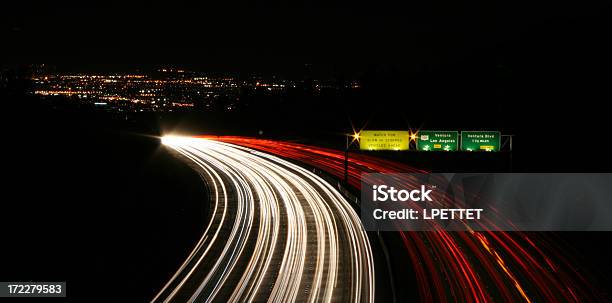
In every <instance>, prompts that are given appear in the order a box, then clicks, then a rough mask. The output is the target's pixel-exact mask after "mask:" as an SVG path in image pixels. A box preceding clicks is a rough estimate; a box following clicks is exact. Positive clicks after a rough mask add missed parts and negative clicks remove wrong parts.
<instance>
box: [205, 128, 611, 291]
mask: <svg viewBox="0 0 612 303" xmlns="http://www.w3.org/2000/svg"><path fill="white" fill-rule="evenodd" d="M206 138H208V139H214V140H218V141H223V142H228V143H234V144H237V145H242V146H245V147H249V148H253V149H257V150H261V151H264V152H268V153H272V154H275V155H278V156H281V157H285V158H288V159H292V160H296V161H300V162H302V163H304V164H306V165H308V166H311V167H315V168H318V169H321V170H323V171H325V172H326V173H328V174H331V175H333V176H334V177H336V178H338V179H339V180H341V179H342V178H343V177H344V152H343V151H339V150H334V149H329V148H321V147H315V146H309V145H304V144H299V143H291V142H282V141H272V140H262V139H253V138H246V137H229V136H227V137H206ZM363 173H426V171H424V170H421V169H417V168H414V167H412V166H409V165H405V164H402V163H397V162H394V161H389V160H385V159H380V158H376V157H372V156H369V155H363V154H356V153H352V154H351V157H350V159H349V167H348V184H349V186H351V187H352V188H354V189H357V190H360V187H361V182H360V178H361V174H363ZM398 234H399V235H400V237H401V239H402V242H403V244H404V247H405V248H406V251H407V254H408V256H409V257H410V260H411V262H412V265H413V269H414V274H415V276H416V279H417V282H418V285H417V287H418V291H419V296H420V301H421V302H450V301H456V302H491V301H495V302H497V301H503V302H542V301H545V302H598V301H604V298H602V297H601V296H600V295H598V294H597V293H595V292H594V291H593V289H592V288H593V287H592V285H590V284H589V282H588V281H587V280H586V279H585V278H584V277H583V276H582V275H581V274H580V273H579V272H578V270H577V269H576V268H575V267H574V266H573V265H572V264H571V262H570V261H569V260H568V259H567V258H565V257H564V256H563V255H562V254H561V252H560V251H559V250H558V249H556V247H555V245H554V242H553V241H551V240H550V239H549V238H550V237H549V235H548V234H544V233H526V232H501V231H487V232H475V231H465V232H447V231H435V232H411V231H407V232H398Z"/></svg>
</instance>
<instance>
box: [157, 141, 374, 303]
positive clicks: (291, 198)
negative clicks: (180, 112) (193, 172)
mask: <svg viewBox="0 0 612 303" xmlns="http://www.w3.org/2000/svg"><path fill="white" fill-rule="evenodd" d="M162 142H163V144H165V145H166V146H169V147H171V148H173V149H174V150H176V151H177V152H179V153H180V154H182V155H184V156H185V157H186V158H187V159H189V160H191V161H192V162H193V164H195V165H196V166H197V169H198V171H199V172H200V174H201V175H202V177H203V178H204V179H205V180H206V183H207V185H208V188H209V191H210V196H211V199H212V204H211V215H210V222H209V224H208V226H207V227H206V229H205V231H204V234H203V235H202V237H201V239H200V240H199V242H198V243H197V245H196V247H195V248H194V250H193V251H192V252H191V254H190V255H189V256H188V258H187V260H185V262H184V263H183V265H182V266H181V267H180V268H179V269H178V271H177V272H176V273H175V274H174V275H173V276H172V278H171V279H170V281H169V282H168V283H167V284H166V285H165V286H164V287H163V289H162V290H161V291H160V292H159V293H158V294H157V296H156V297H155V298H154V299H153V302H212V301H222V302H243V301H249V302H251V301H257V302H261V301H267V302H373V301H374V264H373V256H372V251H371V247H370V243H369V241H368V237H367V234H366V232H365V230H364V228H363V226H362V225H361V222H360V220H359V217H358V216H357V214H356V213H355V211H354V210H353V209H352V207H351V205H350V204H349V203H348V202H347V201H346V200H345V199H344V198H343V197H342V195H341V194H340V193H339V192H338V191H337V190H336V189H335V188H334V187H332V186H331V185H329V184H328V183H326V182H325V181H324V180H323V179H321V178H320V177H318V176H317V175H315V174H313V173H312V172H310V171H308V170H306V169H304V168H302V167H300V166H298V165H295V164H293V163H291V162H288V161H285V160H282V159H280V158H278V157H275V156H272V155H269V154H265V153H262V152H258V151H255V150H252V149H248V148H244V147H240V146H237V145H233V144H228V143H221V142H217V141H213V140H207V139H198V138H189V137H175V136H173V137H164V138H163V139H162Z"/></svg>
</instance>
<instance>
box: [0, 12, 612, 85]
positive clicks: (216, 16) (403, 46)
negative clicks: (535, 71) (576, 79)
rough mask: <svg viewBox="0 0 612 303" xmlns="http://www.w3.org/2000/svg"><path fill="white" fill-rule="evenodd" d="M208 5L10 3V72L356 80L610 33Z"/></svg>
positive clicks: (572, 21) (5, 49) (475, 17)
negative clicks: (166, 70) (178, 68)
mask: <svg viewBox="0 0 612 303" xmlns="http://www.w3.org/2000/svg"><path fill="white" fill-rule="evenodd" d="M211 2H213V1H190V2H189V1H164V2H150V1H130V2H127V1H64V0H60V1H16V2H12V3H10V4H3V9H2V12H1V13H0V14H1V19H2V21H0V22H2V27H1V32H2V37H3V38H2V40H3V43H2V45H3V46H2V48H1V49H2V51H1V52H2V53H4V54H3V55H2V57H3V60H2V61H3V62H2V63H3V64H4V65H7V64H8V65H15V64H20V63H32V62H36V63H39V62H45V63H51V64H56V65H57V66H58V67H59V68H62V69H67V70H85V71H88V70H92V69H95V70H98V69H102V70H104V69H110V70H121V69H134V68H147V67H153V66H157V65H159V64H162V63H174V64H184V65H186V66H189V67H193V68H197V69H203V70H213V71H219V70H223V71H226V70H227V71H233V70H240V71H249V70H253V71H257V72H281V73H282V72H291V71H293V70H295V69H298V68H299V67H300V66H302V65H303V64H304V63H318V64H332V65H333V69H335V70H340V71H342V72H344V73H349V74H350V73H354V72H359V71H361V70H362V69H364V68H366V67H367V66H369V65H371V64H390V65H392V66H393V67H394V68H398V69H400V70H405V71H409V72H412V71H419V70H422V69H436V68H438V66H445V65H448V64H464V63H465V62H470V64H485V65H486V64H490V65H499V64H508V62H512V61H521V60H524V59H525V57H526V56H531V55H533V56H548V55H549V53H550V52H555V51H557V52H561V55H560V56H561V57H564V56H565V55H569V54H572V53H575V51H578V52H579V54H578V55H580V56H586V53H585V52H584V51H582V49H584V48H591V49H597V48H601V47H603V45H604V41H603V40H605V39H598V37H603V36H605V34H606V33H607V29H606V27H607V25H609V21H607V20H605V18H604V15H603V14H604V5H603V4H580V5H579V6H577V5H578V4H577V3H576V2H571V3H570V2H569V1H568V2H559V1H546V2H542V1H537V2H538V3H535V2H536V1H519V2H517V1H498V2H497V3H495V2H492V1H376V3H375V4H373V2H372V1H344V2H334V3H329V2H328V1H319V2H306V1H299V2H292V3H291V4H289V3H287V2H286V1H266V2H261V1H214V3H211ZM602 3H603V1H602ZM543 46H544V47H543ZM568 48H569V50H568ZM534 49H535V50H537V51H536V52H535V53H531V52H532V50H534ZM539 52H542V53H539Z"/></svg>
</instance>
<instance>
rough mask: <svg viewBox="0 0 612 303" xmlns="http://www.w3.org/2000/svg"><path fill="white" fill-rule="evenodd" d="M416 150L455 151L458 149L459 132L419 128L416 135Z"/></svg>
mask: <svg viewBox="0 0 612 303" xmlns="http://www.w3.org/2000/svg"><path fill="white" fill-rule="evenodd" d="M416 147H417V150H422V151H456V150H458V149H459V132H457V131H435V130H421V131H419V132H418V133H417V136H416Z"/></svg>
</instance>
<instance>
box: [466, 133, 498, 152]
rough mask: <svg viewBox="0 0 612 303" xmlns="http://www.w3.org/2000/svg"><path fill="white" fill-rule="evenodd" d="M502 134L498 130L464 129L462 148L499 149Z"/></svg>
mask: <svg viewBox="0 0 612 303" xmlns="http://www.w3.org/2000/svg"><path fill="white" fill-rule="evenodd" d="M500 145H501V134H500V133H499V132H498V131H462V132H461V150H465V151H499V149H500Z"/></svg>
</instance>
